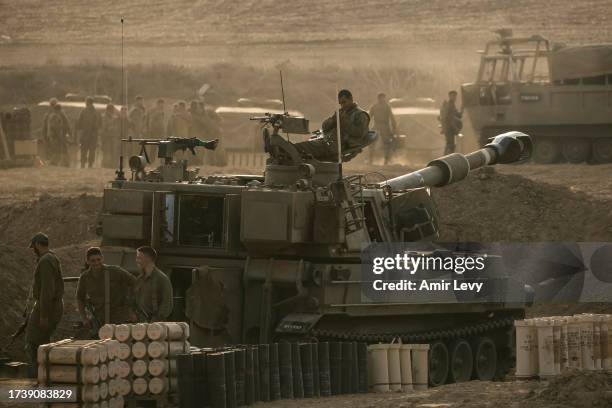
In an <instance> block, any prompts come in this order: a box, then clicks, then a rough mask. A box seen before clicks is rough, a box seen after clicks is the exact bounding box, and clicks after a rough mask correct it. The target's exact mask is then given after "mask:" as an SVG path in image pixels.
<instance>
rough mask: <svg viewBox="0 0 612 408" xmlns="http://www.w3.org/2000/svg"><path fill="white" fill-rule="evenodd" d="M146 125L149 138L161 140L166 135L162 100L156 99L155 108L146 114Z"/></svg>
mask: <svg viewBox="0 0 612 408" xmlns="http://www.w3.org/2000/svg"><path fill="white" fill-rule="evenodd" d="M146 125H147V135H148V137H149V138H151V139H163V138H164V136H165V135H166V114H165V112H164V100H163V99H161V98H160V99H158V100H157V102H156V104H155V107H154V108H152V109H150V110H149V111H148V112H147V120H146Z"/></svg>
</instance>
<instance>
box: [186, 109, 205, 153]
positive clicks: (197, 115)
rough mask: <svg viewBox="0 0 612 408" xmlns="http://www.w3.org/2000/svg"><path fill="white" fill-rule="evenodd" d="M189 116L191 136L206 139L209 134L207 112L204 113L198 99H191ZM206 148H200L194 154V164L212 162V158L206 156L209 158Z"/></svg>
mask: <svg viewBox="0 0 612 408" xmlns="http://www.w3.org/2000/svg"><path fill="white" fill-rule="evenodd" d="M188 112H189V117H190V121H191V127H190V131H191V133H190V135H189V136H190V137H197V138H199V139H206V138H207V136H208V135H207V134H206V127H207V126H206V125H207V124H206V114H205V113H204V110H202V109H201V107H200V104H199V103H198V101H191V103H190V104H189V110H188ZM202 150H204V149H201V150H198V151H196V156H195V157H193V156H192V160H193V163H194V164H201V163H203V162H204V163H206V164H210V160H208V159H206V160H204V159H205V158H208V156H209V155H208V154H207V152H206V151H202Z"/></svg>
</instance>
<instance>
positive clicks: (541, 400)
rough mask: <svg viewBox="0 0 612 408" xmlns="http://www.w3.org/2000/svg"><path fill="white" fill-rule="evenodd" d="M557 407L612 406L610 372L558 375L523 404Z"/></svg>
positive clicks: (592, 407)
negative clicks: (550, 404)
mask: <svg viewBox="0 0 612 408" xmlns="http://www.w3.org/2000/svg"><path fill="white" fill-rule="evenodd" d="M547 403H553V404H557V405H555V406H556V407H559V408H565V407H568V408H570V407H571V408H598V407H602V408H603V407H610V406H612V374H611V373H607V372H593V371H574V372H569V373H565V374H562V375H560V376H559V377H556V378H554V379H552V380H551V381H550V383H549V384H548V385H547V386H546V387H545V388H544V389H542V390H541V391H540V392H538V393H537V394H536V396H534V397H533V398H530V399H528V400H527V401H526V405H525V406H529V407H540V406H549V405H545V404H547Z"/></svg>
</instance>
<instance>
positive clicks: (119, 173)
mask: <svg viewBox="0 0 612 408" xmlns="http://www.w3.org/2000/svg"><path fill="white" fill-rule="evenodd" d="M124 83H125V65H124V62H123V17H121V97H122V98H121V99H122V100H123V103H124V105H123V106H125V107H126V109H127V95H126V94H125V88H124V86H123V85H124ZM120 115H121V114H120ZM119 124H120V126H119V128H120V135H121V139H120V140H121V142H119V145H120V147H121V153H120V154H119V168H118V169H117V171H116V172H115V174H116V175H117V177H116V178H115V180H125V173H124V172H123V136H124V135H123V129H124V128H125V126H124V121H123V118H122V117H121V116H119Z"/></svg>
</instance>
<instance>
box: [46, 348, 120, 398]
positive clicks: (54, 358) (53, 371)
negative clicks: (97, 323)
mask: <svg viewBox="0 0 612 408" xmlns="http://www.w3.org/2000/svg"><path fill="white" fill-rule="evenodd" d="M117 351H118V343H117V342H116V341H115V340H71V339H67V340H62V341H59V342H56V343H50V344H44V345H41V346H40V347H39V348H38V352H37V363H38V383H39V384H40V385H42V386H56V387H59V386H64V387H68V386H70V387H74V390H75V392H76V395H77V401H78V404H81V405H91V404H97V405H99V406H104V407H108V406H112V407H115V406H119V404H123V400H122V399H121V400H120V399H118V398H117V396H116V395H117V392H116V386H115V384H114V376H115V370H114V366H113V365H112V363H113V361H114V359H115V356H116V353H117Z"/></svg>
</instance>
